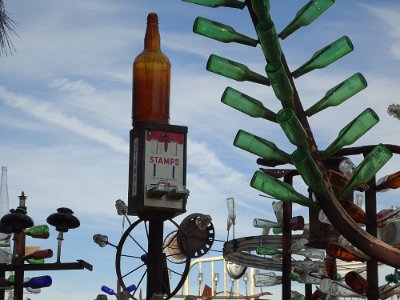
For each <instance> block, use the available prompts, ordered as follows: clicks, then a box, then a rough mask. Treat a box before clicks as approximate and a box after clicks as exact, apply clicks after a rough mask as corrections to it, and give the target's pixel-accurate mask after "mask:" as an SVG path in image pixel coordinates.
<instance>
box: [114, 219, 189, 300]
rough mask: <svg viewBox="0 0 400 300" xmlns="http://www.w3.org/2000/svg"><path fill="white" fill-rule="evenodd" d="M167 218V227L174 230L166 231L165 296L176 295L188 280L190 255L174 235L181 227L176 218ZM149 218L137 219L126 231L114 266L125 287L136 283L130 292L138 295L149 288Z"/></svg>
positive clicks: (164, 248)
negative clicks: (182, 249) (175, 220)
mask: <svg viewBox="0 0 400 300" xmlns="http://www.w3.org/2000/svg"><path fill="white" fill-rule="evenodd" d="M168 221H169V222H166V225H167V226H166V228H168V227H173V231H172V232H171V233H168V234H164V237H163V240H164V244H163V266H162V271H163V276H162V277H163V279H162V289H163V298H164V299H170V298H171V297H173V296H174V295H175V294H176V293H177V292H178V291H179V290H180V289H181V287H182V286H183V284H184V283H185V280H186V277H187V275H188V273H189V267H190V257H186V256H185V255H184V254H183V253H182V252H181V251H180V250H179V248H178V247H177V245H176V239H175V238H174V237H175V236H176V233H177V228H178V227H179V226H178V224H177V223H175V222H174V221H173V220H168ZM148 240H149V221H148V220H144V219H138V220H137V221H135V222H134V223H132V224H131V225H130V226H129V227H128V229H127V230H126V231H125V232H124V234H123V235H122V237H121V240H120V241H119V243H118V247H117V253H116V257H115V269H116V272H117V277H118V281H119V283H120V284H121V286H122V288H123V289H124V290H127V287H128V286H130V285H132V284H135V285H136V290H135V291H133V292H132V293H131V295H130V297H131V298H132V299H137V298H138V295H139V293H140V291H141V290H144V291H146V284H147V261H148Z"/></svg>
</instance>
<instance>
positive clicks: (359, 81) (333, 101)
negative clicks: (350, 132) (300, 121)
mask: <svg viewBox="0 0 400 300" xmlns="http://www.w3.org/2000/svg"><path fill="white" fill-rule="evenodd" d="M367 85H368V84H367V80H366V79H365V78H364V76H363V75H362V74H361V73H356V74H354V75H353V76H351V77H349V78H347V79H346V80H345V81H343V82H341V83H339V84H338V85H336V86H335V87H333V88H331V89H330V90H329V91H327V92H326V94H325V96H324V97H323V98H322V99H321V100H319V101H318V102H317V103H315V104H314V105H313V106H311V107H310V108H309V109H307V110H306V115H307V116H308V117H310V116H312V115H315V114H316V113H317V112H320V111H321V110H324V109H325V108H328V107H331V106H337V105H339V104H341V103H343V102H344V101H346V100H347V99H349V98H350V97H352V96H354V95H355V94H357V93H358V92H360V91H362V90H363V89H365V88H366V87H367Z"/></svg>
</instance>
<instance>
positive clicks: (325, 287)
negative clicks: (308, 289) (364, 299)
mask: <svg viewBox="0 0 400 300" xmlns="http://www.w3.org/2000/svg"><path fill="white" fill-rule="evenodd" d="M320 289H321V291H322V292H323V293H325V294H327V295H329V296H336V297H358V296H359V294H357V293H355V292H353V291H352V290H351V289H350V287H348V286H347V285H346V284H344V283H341V282H339V281H334V280H331V279H328V278H324V279H322V281H321V285H320Z"/></svg>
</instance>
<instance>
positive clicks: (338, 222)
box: [183, 0, 400, 300]
mask: <svg viewBox="0 0 400 300" xmlns="http://www.w3.org/2000/svg"><path fill="white" fill-rule="evenodd" d="M183 1H185V2H191V3H195V4H200V5H204V6H211V7H217V6H227V7H234V6H233V3H237V1H233V0H232V1H229V0H226V1H205V0H183ZM333 3H334V1H332V0H331V1H329V0H326V1H319V3H317V2H316V1H310V2H309V3H308V4H306V5H305V6H304V7H303V8H302V9H301V10H300V11H299V13H300V12H304V11H305V10H307V6H308V7H310V6H312V5H315V6H316V7H317V6H318V5H323V6H324V7H323V8H321V7H319V8H318V9H316V10H320V11H319V12H316V11H315V12H314V16H313V17H312V18H311V19H309V20H308V21H309V22H308V23H307V22H305V23H304V24H302V26H306V25H308V24H309V23H311V22H312V21H314V20H315V19H316V18H317V17H319V15H320V14H321V12H324V11H325V10H326V9H327V8H328V7H329V6H331V5H332V4H333ZM243 6H244V7H246V8H247V9H248V11H249V14H250V18H251V20H252V23H253V25H254V28H255V31H256V34H257V35H258V38H259V40H258V42H259V44H261V48H262V51H263V53H264V56H265V58H266V63H267V66H266V73H267V77H268V80H267V81H266V80H264V82H263V83H262V84H264V88H265V85H267V86H271V87H272V88H273V90H274V93H275V96H276V97H277V98H278V99H279V100H280V101H281V102H282V106H283V108H284V109H289V110H292V111H293V112H294V114H295V116H294V118H293V119H294V121H295V122H294V123H292V124H290V125H289V126H288V127H289V128H285V127H284V126H283V125H282V123H281V122H279V121H280V120H279V115H280V113H278V114H277V120H278V123H279V124H280V125H281V127H282V129H283V131H284V133H285V134H286V136H287V137H288V139H289V141H290V142H291V143H292V144H294V145H295V146H297V148H298V150H301V149H307V151H309V152H310V153H311V159H310V160H309V161H311V165H312V166H311V167H310V166H307V167H308V169H307V170H306V171H305V170H301V168H299V167H298V166H297V165H296V166H295V168H294V169H291V170H286V169H262V171H263V172H265V173H267V174H269V175H272V177H275V178H283V181H284V182H285V183H288V184H289V185H291V184H292V180H293V177H294V176H297V175H301V177H302V178H303V180H304V181H305V182H306V184H307V185H308V186H309V189H310V190H313V192H315V193H316V194H317V199H318V200H317V201H316V204H317V206H318V208H319V209H321V210H322V211H323V212H324V213H325V214H326V216H327V217H328V219H329V220H330V221H331V223H332V226H333V227H334V228H335V229H336V230H337V231H338V232H339V233H340V234H341V235H343V236H344V237H345V238H346V239H347V240H348V241H349V242H350V243H351V244H352V245H354V246H355V247H356V248H358V249H360V250H361V251H362V252H364V253H365V254H366V255H368V256H369V257H371V259H370V260H368V262H367V276H368V282H369V285H370V288H369V289H368V290H367V292H366V295H364V296H366V297H367V298H368V299H378V272H377V270H378V262H379V263H383V264H385V265H388V266H391V267H394V268H396V269H397V268H399V267H400V260H399V259H398V258H399V255H400V251H399V250H398V249H397V248H395V247H392V246H391V245H388V244H386V243H383V242H382V241H380V240H378V239H377V238H376V236H377V226H376V191H375V189H374V187H375V185H376V182H375V175H373V176H369V177H368V179H367V180H366V181H367V182H363V183H364V184H365V183H367V184H368V185H369V187H370V188H369V190H368V191H366V192H365V198H366V201H365V203H366V215H367V219H368V222H367V224H366V230H363V229H361V228H359V227H358V226H357V225H356V223H355V222H354V221H353V220H352V219H351V217H350V216H349V214H348V213H347V212H346V210H345V209H344V208H343V206H342V205H341V203H340V199H339V198H338V196H337V195H336V193H335V192H334V191H333V189H332V186H331V184H330V182H329V180H328V178H327V175H326V166H325V160H326V159H328V158H333V157H337V156H348V155H358V154H362V155H364V158H365V157H367V155H368V154H369V153H371V152H373V151H374V149H375V148H376V146H377V145H369V146H363V147H349V148H345V146H348V145H351V144H352V143H354V141H355V140H357V139H358V138H359V137H360V136H361V135H362V134H364V133H365V132H366V131H367V130H369V129H370V128H371V127H372V126H374V125H375V123H376V122H377V120H376V116H373V117H375V121H374V120H371V122H370V124H369V125H368V126H367V127H368V128H367V129H366V130H365V131H364V132H363V133H362V134H361V135H359V136H358V137H356V138H355V140H353V141H351V142H350V143H347V144H345V145H344V146H342V147H341V148H342V149H341V150H336V151H334V152H333V153H330V155H329V157H323V152H320V151H319V150H318V147H317V144H316V142H315V139H314V136H313V132H312V129H311V127H310V125H309V123H308V119H307V114H306V112H305V110H304V109H303V106H302V102H301V99H300V96H299V94H298V91H297V89H296V85H295V81H294V79H296V78H297V77H299V76H301V75H303V74H305V73H307V72H309V71H310V70H307V69H305V68H303V67H300V68H299V69H297V70H295V71H294V72H292V71H291V70H290V69H289V67H288V64H287V62H286V58H285V55H284V53H283V51H281V48H280V44H279V38H281V39H284V38H286V37H287V36H288V35H289V34H291V33H292V32H294V31H295V30H296V29H298V28H299V27H297V28H295V29H294V30H292V31H290V30H289V31H288V30H286V29H285V30H284V31H283V32H281V34H277V33H276V32H275V29H274V28H273V23H272V20H271V17H270V15H269V9H270V4H269V1H268V0H245V1H244V2H243ZM297 17H298V15H296V18H297ZM309 17H310V16H309ZM199 18H200V17H198V18H197V19H196V21H197V20H198V19H199ZM208 24H209V25H208V26H210V27H213V28H210V31H207V30H205V29H204V28H203V29H198V28H196V27H194V29H193V30H194V32H195V33H198V34H201V35H204V36H206V37H210V38H213V39H215V40H218V41H221V42H225V43H226V42H238V43H242V44H245V45H250V46H254V45H252V44H251V43H249V42H246V38H245V37H243V36H242V35H241V34H240V33H238V32H236V31H235V30H234V29H233V28H232V27H230V26H228V25H224V24H221V23H218V22H214V23H213V21H209V22H208ZM271 24H272V27H271ZM292 24H293V23H291V25H292ZM213 30H214V31H213ZM224 30H225V31H226V32H228V33H227V34H226V35H224V34H223V31H224ZM263 30H264V31H263ZM329 47H331V49H329ZM332 49H333V50H332ZM352 50H353V45H352V43H351V41H350V40H349V39H348V37H347V36H343V37H342V38H340V39H339V40H337V41H335V42H333V43H332V44H330V45H328V46H327V47H325V48H323V49H321V50H320V51H318V52H316V53H315V54H314V56H313V58H314V57H315V55H316V56H318V55H319V54H321V53H322V52H324V51H325V52H329V55H328V56H330V58H329V59H327V62H326V64H324V65H323V66H322V67H325V66H328V65H329V64H331V63H333V62H334V61H336V60H338V59H340V58H341V57H342V56H344V55H346V54H347V53H349V52H350V51H352ZM317 54H318V55H317ZM215 58H216V56H215V55H212V56H211V57H210V60H209V62H208V64H207V70H209V71H211V72H214V73H217V74H219V75H222V76H225V77H228V78H231V79H234V80H237V81H252V82H257V81H256V80H253V77H254V76H253V75H254V74H253V73H254V72H253V71H251V70H249V69H248V68H247V67H246V66H245V65H243V64H241V63H239V62H234V61H229V60H224V58H219V61H220V62H222V63H221V64H220V65H219V68H218V66H216V65H214V66H211V67H210V64H211V65H212V64H213V63H212V61H211V59H215ZM310 61H311V60H310ZM276 62H278V64H277V63H276ZM317 68H321V66H317ZM246 76H247V77H246ZM261 76H262V75H261ZM361 79H363V77H362V75H361ZM361 81H362V80H361ZM258 83H260V82H258ZM365 87H366V83H362V82H361V83H360V86H359V90H361V89H363V88H365ZM353 95H354V94H353ZM350 97H351V95H350ZM223 100H224V96H223ZM247 101H248V103H249V102H251V103H253V105H259V103H258V104H257V103H256V102H257V100H256V101H254V99H253V100H247ZM223 103H226V104H227V101H225V102H224V101H223ZM255 103H256V104H255ZM228 105H230V106H232V107H234V108H236V109H237V110H239V111H242V112H244V113H246V114H248V115H249V116H251V117H262V113H260V114H259V115H257V114H251V113H250V112H249V111H246V110H245V109H244V108H243V107H240V106H238V105H236V104H234V105H235V106H233V105H231V104H228ZM259 106H260V105H259ZM261 107H262V104H261ZM264 109H265V108H264ZM371 113H372V114H373V115H374V114H375V113H374V112H373V111H372V112H371ZM274 118H275V116H274V112H270V111H269V112H268V118H267V119H269V120H270V121H271V119H272V121H273V119H274ZM360 131H362V130H360ZM299 136H300V138H299ZM267 142H269V141H267ZM271 144H272V145H273V146H274V144H273V143H271ZM379 148H382V146H381V145H379ZM383 148H384V149H385V151H387V150H388V151H387V153H389V152H391V153H390V155H392V154H400V147H399V146H396V145H383ZM245 150H248V149H245ZM375 152H376V151H375ZM375 152H374V153H375ZM292 160H293V156H292ZM387 160H388V159H387ZM387 160H386V161H387ZM257 162H258V163H259V164H260V165H263V166H267V167H276V166H279V165H282V164H284V163H282V161H279V160H275V159H273V158H272V159H268V158H266V157H263V158H261V159H258V160H257ZM285 163H286V162H285ZM383 164H384V163H382V165H383ZM314 165H315V166H314ZM382 165H381V166H382ZM381 166H380V167H381ZM380 167H379V168H380ZM375 173H376V171H375ZM375 173H374V174H375ZM253 178H254V177H253ZM310 178H311V180H310ZM316 179H317V180H316ZM307 181H308V182H307ZM252 186H253V185H252ZM267 194H268V193H267ZM346 196H347V195H346ZM350 197H351V195H350ZM275 198H277V199H278V200H284V199H279V197H275ZM309 198H310V199H311V197H309ZM304 203H306V202H305V201H304ZM310 210H311V209H310ZM291 217H292V203H290V202H285V203H284V206H283V234H282V238H281V241H282V252H283V256H282V266H281V270H282V299H285V300H286V299H290V298H291V280H290V277H289V275H290V272H291V270H292V266H293V262H292V260H291V254H290V251H289V250H290V246H291V243H292V239H293V238H297V237H296V236H295V235H292V232H291V230H290V227H289V223H290V219H291ZM264 239H265V237H263V236H257V237H245V238H239V239H235V240H231V241H227V242H226V243H225V244H224V258H225V259H226V260H230V261H233V262H235V263H237V264H242V265H246V266H251V267H255V268H261V269H266V268H267V266H272V267H273V268H275V267H276V268H279V266H278V265H276V264H274V262H272V261H269V260H268V259H267V258H263V257H259V256H256V255H252V254H251V253H250V252H251V251H253V250H255V246H256V244H257V243H260V242H263V240H264ZM243 251H246V253H244V252H243ZM305 292H306V299H310V297H311V293H312V287H311V285H309V284H306V291H305Z"/></svg>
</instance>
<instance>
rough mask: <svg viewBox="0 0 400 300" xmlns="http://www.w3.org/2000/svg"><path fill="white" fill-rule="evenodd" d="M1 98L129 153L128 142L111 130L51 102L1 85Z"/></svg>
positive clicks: (48, 121)
mask: <svg viewBox="0 0 400 300" xmlns="http://www.w3.org/2000/svg"><path fill="white" fill-rule="evenodd" d="M0 97H1V100H2V101H3V102H4V103H5V104H7V105H9V106H12V107H14V108H17V109H20V110H22V111H23V112H24V113H25V114H28V115H31V116H33V117H35V118H37V119H40V120H42V121H44V122H47V123H49V124H52V125H57V126H60V127H61V128H64V129H68V130H71V131H73V132H74V133H76V134H79V135H82V136H85V137H87V138H89V139H92V140H95V141H97V142H100V143H103V144H106V145H108V146H109V147H110V148H112V149H114V150H116V151H120V152H123V153H128V151H129V146H128V143H127V142H126V141H125V140H123V139H122V138H120V137H117V136H115V135H113V134H111V133H110V132H108V131H106V130H103V129H100V128H95V127H92V126H90V125H87V124H85V123H84V122H83V121H81V120H79V119H78V118H76V117H74V116H68V115H66V114H64V113H62V112H60V111H57V110H56V109H54V108H53V107H52V106H51V105H50V104H49V103H45V102H40V101H37V100H33V99H32V98H30V97H27V96H22V95H18V94H14V93H12V92H9V91H7V90H6V89H5V88H4V87H0Z"/></svg>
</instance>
